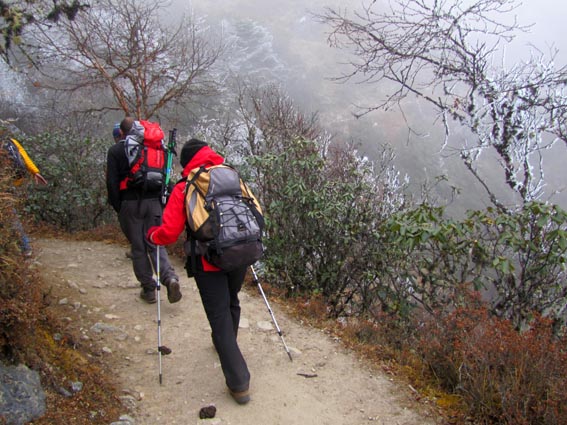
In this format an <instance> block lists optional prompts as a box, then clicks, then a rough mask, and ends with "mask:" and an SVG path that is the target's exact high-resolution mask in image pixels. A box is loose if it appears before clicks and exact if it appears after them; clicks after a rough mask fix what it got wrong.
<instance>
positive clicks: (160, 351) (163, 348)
mask: <svg viewBox="0 0 567 425" xmlns="http://www.w3.org/2000/svg"><path fill="white" fill-rule="evenodd" d="M156 270H157V271H156V276H157V279H156V291H157V334H158V358H159V384H160V385H161V382H162V374H161V355H162V354H163V355H167V354H171V349H170V348H168V347H166V346H165V345H161V307H160V304H161V303H160V292H161V291H160V289H161V283H160V271H159V245H156Z"/></svg>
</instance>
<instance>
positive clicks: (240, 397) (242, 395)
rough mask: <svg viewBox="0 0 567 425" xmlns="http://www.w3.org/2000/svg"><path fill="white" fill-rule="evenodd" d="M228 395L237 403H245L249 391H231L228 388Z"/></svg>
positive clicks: (248, 396)
mask: <svg viewBox="0 0 567 425" xmlns="http://www.w3.org/2000/svg"><path fill="white" fill-rule="evenodd" d="M229 391H230V395H231V396H232V398H233V399H234V401H236V402H237V403H238V404H246V403H248V402H249V401H250V392H249V391H248V390H244V391H232V390H230V389H229Z"/></svg>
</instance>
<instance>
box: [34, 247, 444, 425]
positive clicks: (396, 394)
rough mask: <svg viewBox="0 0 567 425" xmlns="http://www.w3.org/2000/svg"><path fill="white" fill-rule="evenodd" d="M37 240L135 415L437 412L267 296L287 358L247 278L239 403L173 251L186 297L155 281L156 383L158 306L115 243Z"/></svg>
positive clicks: (192, 420) (256, 421)
mask: <svg viewBox="0 0 567 425" xmlns="http://www.w3.org/2000/svg"><path fill="white" fill-rule="evenodd" d="M35 245H36V246H37V247H39V249H40V252H39V253H38V256H37V267H38V269H39V270H40V271H41V272H42V275H43V276H44V277H45V280H46V282H49V284H50V286H51V287H52V295H53V297H54V298H55V299H56V300H57V302H58V303H59V304H60V305H61V306H62V308H63V309H65V308H68V309H69V311H72V310H74V312H75V313H78V314H79V319H78V321H79V322H80V323H76V325H77V326H80V328H81V333H82V334H83V339H84V340H85V341H96V344H97V345H98V346H100V351H101V355H103V356H105V357H106V362H107V363H108V364H109V365H110V367H111V368H112V372H113V373H114V374H115V375H116V377H117V379H118V382H119V383H120V386H121V389H122V390H123V397H124V403H125V404H127V405H129V406H130V407H131V410H130V413H129V414H130V415H131V416H133V417H134V418H135V419H136V424H137V425H156V424H168V425H175V424H177V425H186V424H197V423H207V424H232V425H244V424H246V425H279V424H281V425H293V424H297V425H306V424H308V425H309V424H329V425H351V424H353V425H354V424H367V423H377V424H381V425H382V424H384V425H386V424H388V425H390V424H393V425H424V424H425V425H426V424H434V423H436V422H435V421H434V419H433V418H431V417H428V415H427V414H425V413H423V412H419V410H417V409H418V408H419V406H416V404H415V403H414V402H413V401H412V400H411V394H410V392H409V390H407V391H406V389H405V388H400V385H399V384H396V383H394V382H393V381H391V380H390V378H389V377H388V376H385V375H383V374H381V373H380V372H378V371H375V370H372V369H370V368H369V367H367V366H366V365H365V364H364V363H363V362H361V361H359V360H358V359H357V357H356V356H355V355H354V354H353V353H351V352H349V351H348V350H346V349H345V348H344V347H342V346H341V344H340V342H339V341H336V340H334V339H333V338H331V337H329V336H328V335H327V334H325V333H324V332H322V331H320V330H317V329H314V328H312V327H309V326H306V325H305V324H302V323H299V322H298V321H296V320H294V319H292V318H290V317H287V316H286V314H285V312H283V311H282V310H281V309H280V308H278V306H276V305H274V303H273V302H272V303H271V307H272V309H273V311H274V314H275V316H276V319H277V321H278V324H279V326H280V328H281V329H282V331H283V332H284V338H285V341H286V343H287V345H288V347H289V348H290V351H291V352H292V356H293V358H294V360H293V362H291V361H290V360H289V358H288V356H287V354H286V352H285V350H284V349H283V345H282V342H281V339H280V337H279V336H278V334H277V333H276V331H275V330H274V328H273V327H272V325H271V323H272V322H271V317H270V315H269V313H268V311H267V308H266V305H265V304H264V301H263V300H262V298H261V297H260V296H258V295H257V288H256V287H251V286H246V287H245V288H244V290H243V292H242V294H241V305H242V323H241V329H240V331H239V343H240V347H241V349H242V351H243V353H244V356H245V358H246V360H247V362H248V367H249V369H250V372H251V374H252V379H251V388H250V389H251V396H252V400H251V402H250V403H248V404H247V405H245V406H239V405H237V404H236V403H235V402H234V401H233V400H232V399H231V398H230V396H229V395H228V393H227V390H226V387H225V385H224V378H223V375H222V371H221V369H220V364H219V362H218V357H217V355H216V353H215V351H214V348H213V345H212V342H211V337H210V329H209V326H208V323H207V320H206V317H205V314H204V312H203V308H202V305H201V301H200V298H199V294H198V292H197V289H196V285H195V282H194V281H193V280H192V279H188V278H187V277H186V275H185V274H184V269H183V267H182V263H181V261H180V260H178V259H175V258H173V259H172V263H173V265H174V267H175V268H176V270H177V271H178V273H179V275H180V276H181V289H182V292H183V299H182V300H181V301H180V302H179V303H176V304H169V303H168V302H167V298H166V296H165V290H164V291H162V296H161V298H162V301H161V304H160V305H161V319H162V324H161V336H162V344H163V345H165V346H167V347H169V348H171V350H172V353H171V354H170V355H167V356H163V355H162V378H163V382H162V385H160V384H159V379H158V378H159V362H158V355H157V321H156V318H157V307H156V304H153V305H148V304H145V303H144V302H142V301H141V300H140V299H139V297H138V294H139V287H138V284H137V282H136V280H135V278H134V274H133V272H132V267H131V263H130V260H128V259H127V258H126V256H125V249H124V247H121V246H118V245H114V244H106V243H102V242H75V241H63V240H57V239H41V240H36V241H35ZM164 289H165V288H164ZM63 311H65V310H63ZM73 316H74V315H73ZM69 320H71V319H69ZM73 320H77V319H73ZM302 374H303V375H302ZM304 375H307V376H310V377H305V376H304ZM209 404H214V405H215V406H216V408H217V413H216V416H215V418H214V419H209V420H200V419H199V410H200V408H201V407H203V406H206V405H209ZM125 413H126V409H125Z"/></svg>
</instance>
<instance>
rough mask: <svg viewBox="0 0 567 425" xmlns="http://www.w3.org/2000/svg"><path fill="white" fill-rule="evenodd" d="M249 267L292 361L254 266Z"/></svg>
mask: <svg viewBox="0 0 567 425" xmlns="http://www.w3.org/2000/svg"><path fill="white" fill-rule="evenodd" d="M250 269H251V270H252V275H253V276H254V283H256V285H258V289H259V290H260V293H261V294H262V298H264V302H265V303H266V307H268V311H269V312H270V316H272V321H273V322H274V325H275V327H276V330H277V332H278V335H279V336H280V338H281V340H282V343H283V346H284V349H285V351H286V353H287V355H288V357H289V360H290V361H293V358H292V357H291V353H290V351H289V348H287V345H286V343H285V340H284V337H283V333H282V331H281V329H280V327H279V326H278V322H277V321H276V317H275V316H274V312H273V311H272V308H271V307H270V303H269V302H268V299H267V298H266V294H265V293H264V290H263V289H262V285H260V280H258V276H257V275H256V271H255V270H254V267H252V266H250Z"/></svg>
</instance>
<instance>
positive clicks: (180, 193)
mask: <svg viewBox="0 0 567 425" xmlns="http://www.w3.org/2000/svg"><path fill="white" fill-rule="evenodd" d="M223 162H224V158H223V157H222V156H220V155H219V154H217V153H216V152H215V151H213V150H212V149H211V148H210V147H208V146H204V147H203V148H201V149H199V151H198V152H197V153H196V154H195V156H194V157H193V158H192V159H191V161H189V163H188V164H187V165H186V166H185V168H184V169H183V172H182V173H181V175H182V176H183V177H187V176H188V175H189V172H190V171H191V170H193V169H194V168H198V167H201V166H205V167H211V166H213V165H220V164H222V163H223ZM185 185H186V182H185V181H182V182H179V183H177V184H176V185H175V186H174V187H173V190H172V191H171V195H170V196H169V200H168V201H167V205H166V206H165V209H164V210H163V216H162V222H161V226H153V227H150V229H149V230H148V234H147V238H148V240H150V241H151V242H153V243H155V244H156V245H170V244H172V243H175V242H176V241H177V239H178V238H179V235H180V234H181V232H183V230H184V229H185V224H186V222H187V215H186V212H185V193H184V192H185ZM201 258H202V257H201ZM202 262H203V270H204V271H219V270H220V269H219V268H217V267H215V266H213V265H212V264H210V263H209V262H207V261H206V260H205V259H204V258H203V259H202Z"/></svg>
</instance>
